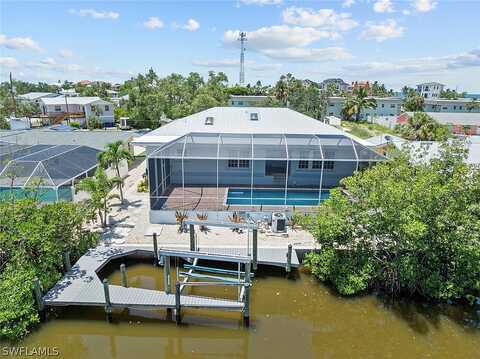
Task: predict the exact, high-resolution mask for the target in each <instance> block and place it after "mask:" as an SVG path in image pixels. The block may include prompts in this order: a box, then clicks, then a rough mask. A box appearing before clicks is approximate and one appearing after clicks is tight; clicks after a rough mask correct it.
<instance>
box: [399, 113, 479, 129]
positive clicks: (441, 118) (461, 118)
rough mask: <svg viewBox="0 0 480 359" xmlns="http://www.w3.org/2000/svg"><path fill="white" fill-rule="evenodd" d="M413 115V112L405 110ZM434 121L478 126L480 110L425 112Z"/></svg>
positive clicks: (409, 114)
mask: <svg viewBox="0 0 480 359" xmlns="http://www.w3.org/2000/svg"><path fill="white" fill-rule="evenodd" d="M407 114H408V116H413V115H414V112H407ZM426 114H427V115H428V116H430V117H432V118H433V119H434V120H435V121H437V122H440V123H442V124H444V125H447V124H451V125H466V126H480V112H426Z"/></svg>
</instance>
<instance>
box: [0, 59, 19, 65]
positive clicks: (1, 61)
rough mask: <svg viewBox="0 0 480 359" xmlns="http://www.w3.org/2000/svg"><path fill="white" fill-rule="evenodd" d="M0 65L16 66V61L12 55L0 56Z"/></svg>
mask: <svg viewBox="0 0 480 359" xmlns="http://www.w3.org/2000/svg"><path fill="white" fill-rule="evenodd" d="M0 66H4V67H17V66H18V61H17V59H16V58H14V57H0Z"/></svg>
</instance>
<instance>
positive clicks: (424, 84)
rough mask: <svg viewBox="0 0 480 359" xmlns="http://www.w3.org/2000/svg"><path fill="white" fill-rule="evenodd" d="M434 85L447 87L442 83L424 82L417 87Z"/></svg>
mask: <svg viewBox="0 0 480 359" xmlns="http://www.w3.org/2000/svg"><path fill="white" fill-rule="evenodd" d="M432 85H440V86H445V85H444V84H441V83H440V82H423V83H421V84H418V85H417V86H432Z"/></svg>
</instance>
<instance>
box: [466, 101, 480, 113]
mask: <svg viewBox="0 0 480 359" xmlns="http://www.w3.org/2000/svg"><path fill="white" fill-rule="evenodd" d="M465 107H466V108H467V110H468V112H471V111H473V110H475V109H480V101H477V99H475V98H474V99H473V100H472V102H470V103H468V104H467V106H465Z"/></svg>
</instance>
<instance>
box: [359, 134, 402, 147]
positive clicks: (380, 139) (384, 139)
mask: <svg viewBox="0 0 480 359" xmlns="http://www.w3.org/2000/svg"><path fill="white" fill-rule="evenodd" d="M366 141H367V142H368V143H369V146H371V147H377V146H383V145H386V144H389V143H391V144H394V145H397V144H399V145H401V144H403V143H404V142H408V141H407V140H406V139H404V138H401V137H398V136H395V135H390V134H388V133H382V134H381V135H378V136H373V137H370V138H367V139H366Z"/></svg>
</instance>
